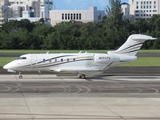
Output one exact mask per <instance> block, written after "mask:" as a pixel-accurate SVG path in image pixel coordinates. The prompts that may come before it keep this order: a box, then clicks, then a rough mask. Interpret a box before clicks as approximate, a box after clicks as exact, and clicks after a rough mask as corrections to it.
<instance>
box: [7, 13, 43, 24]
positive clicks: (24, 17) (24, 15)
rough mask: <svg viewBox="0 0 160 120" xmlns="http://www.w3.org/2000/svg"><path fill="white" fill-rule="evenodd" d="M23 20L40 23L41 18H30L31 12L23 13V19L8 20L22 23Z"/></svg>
mask: <svg viewBox="0 0 160 120" xmlns="http://www.w3.org/2000/svg"><path fill="white" fill-rule="evenodd" d="M23 19H28V20H29V21H30V22H38V21H39V20H40V19H41V18H40V17H30V12H29V11H23V12H22V17H12V18H8V21H11V20H17V21H21V20H23Z"/></svg>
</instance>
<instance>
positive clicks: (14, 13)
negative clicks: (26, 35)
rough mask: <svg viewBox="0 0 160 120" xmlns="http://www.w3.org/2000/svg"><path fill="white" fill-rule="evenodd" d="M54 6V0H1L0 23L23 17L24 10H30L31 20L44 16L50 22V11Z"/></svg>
mask: <svg viewBox="0 0 160 120" xmlns="http://www.w3.org/2000/svg"><path fill="white" fill-rule="evenodd" d="M53 6H54V5H53V1H52V0H0V24H3V23H4V22H6V21H8V19H9V18H10V20H15V19H16V18H17V20H19V19H21V18H22V16H23V11H28V12H29V14H28V15H29V18H30V20H31V19H34V18H35V20H37V19H39V18H43V19H44V20H45V22H46V23H48V21H50V17H49V16H50V15H49V11H50V10H52V9H53ZM32 17H34V18H32ZM22 19H23V18H22ZM0 26H1V25H0Z"/></svg>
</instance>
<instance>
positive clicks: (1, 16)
mask: <svg viewBox="0 0 160 120" xmlns="http://www.w3.org/2000/svg"><path fill="white" fill-rule="evenodd" d="M7 6H8V0H0V27H1V26H2V24H3V23H4V22H6V21H7V20H8V7H7Z"/></svg>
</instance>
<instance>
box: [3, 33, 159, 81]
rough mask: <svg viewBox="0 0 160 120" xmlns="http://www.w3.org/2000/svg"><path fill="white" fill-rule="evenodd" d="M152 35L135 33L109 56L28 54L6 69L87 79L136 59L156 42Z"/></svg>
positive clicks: (95, 54)
mask: <svg viewBox="0 0 160 120" xmlns="http://www.w3.org/2000/svg"><path fill="white" fill-rule="evenodd" d="M155 39H156V38H153V37H152V36H148V35H142V34H133V35H130V36H129V37H128V39H127V41H126V42H125V43H124V44H123V45H122V46H121V47H120V48H119V49H117V50H115V51H108V53H87V52H85V53H82V52H79V53H60V54H59V53H56V54H52V53H49V52H47V53H43V54H25V55H21V56H20V57H18V58H17V59H16V60H14V61H12V62H10V63H8V64H6V65H5V66H4V67H3V68H4V69H7V70H8V72H14V73H16V71H17V72H19V78H20V79H22V78H23V76H22V74H21V72H22V71H38V72H39V73H41V71H54V72H76V73H77V75H78V76H79V78H81V79H85V77H86V75H89V74H91V73H92V74H95V73H99V72H100V73H101V72H103V71H104V70H107V69H109V68H110V67H113V66H116V65H119V64H123V63H128V62H132V61H135V60H137V56H136V54H137V52H138V50H139V49H140V48H141V46H142V45H143V43H144V42H145V41H147V40H155Z"/></svg>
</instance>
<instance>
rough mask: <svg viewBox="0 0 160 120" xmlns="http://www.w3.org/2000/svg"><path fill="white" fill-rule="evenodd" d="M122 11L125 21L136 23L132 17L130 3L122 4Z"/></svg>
mask: <svg viewBox="0 0 160 120" xmlns="http://www.w3.org/2000/svg"><path fill="white" fill-rule="evenodd" d="M121 9H122V12H123V19H124V20H125V19H128V20H129V21H130V22H134V16H133V15H130V5H129V4H128V3H125V2H124V3H122V4H121Z"/></svg>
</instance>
